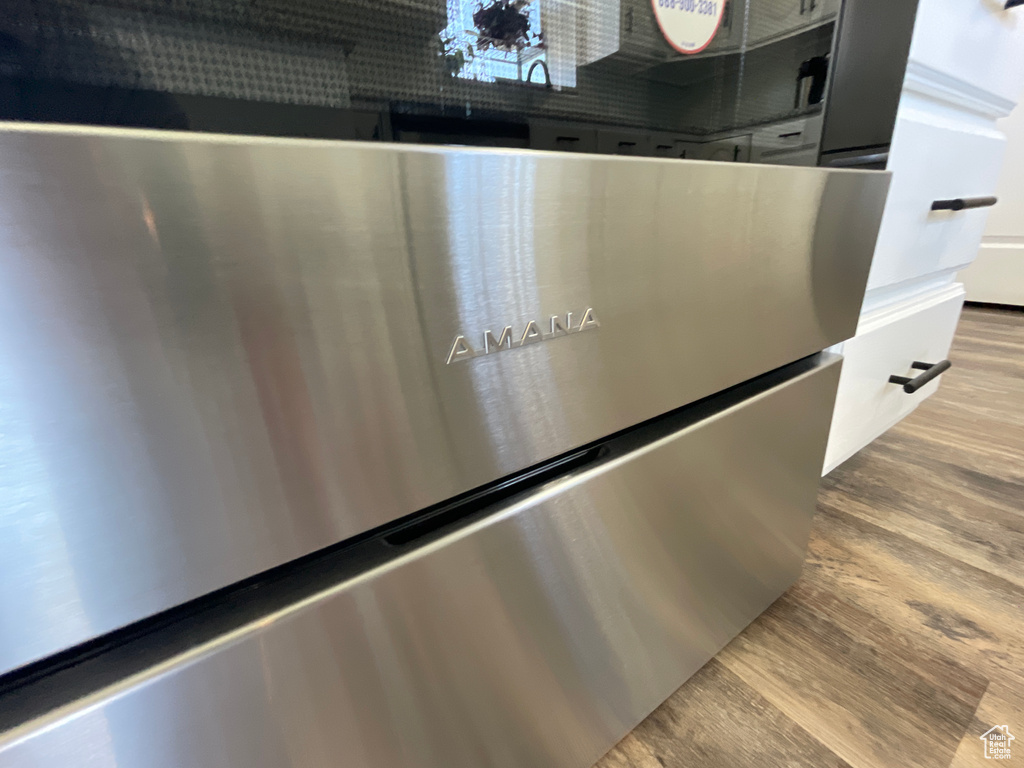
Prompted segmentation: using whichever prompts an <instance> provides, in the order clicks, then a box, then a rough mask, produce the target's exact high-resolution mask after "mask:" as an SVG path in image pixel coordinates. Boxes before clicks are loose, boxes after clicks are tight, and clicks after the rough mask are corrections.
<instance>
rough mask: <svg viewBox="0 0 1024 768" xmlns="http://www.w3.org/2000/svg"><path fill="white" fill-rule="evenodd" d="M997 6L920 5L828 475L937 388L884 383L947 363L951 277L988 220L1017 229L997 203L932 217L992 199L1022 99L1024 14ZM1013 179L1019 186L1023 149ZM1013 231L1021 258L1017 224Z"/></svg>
mask: <svg viewBox="0 0 1024 768" xmlns="http://www.w3.org/2000/svg"><path fill="white" fill-rule="evenodd" d="M1003 2H1004V0H920V5H919V7H918V11H917V19H916V22H915V25H914V36H913V40H912V42H911V46H910V60H909V62H908V64H907V74H906V78H905V79H904V82H903V93H902V95H901V97H900V108H899V113H898V116H897V121H896V129H895V131H894V133H893V139H892V143H891V145H890V150H889V163H888V168H889V170H890V171H891V172H892V174H893V178H892V185H891V187H890V189H889V197H888V200H887V202H886V207H885V214H884V216H883V218H882V225H881V229H880V231H879V235H878V243H877V245H876V248H875V257H874V261H873V263H872V267H871V274H870V276H869V278H868V291H867V295H866V297H865V300H864V308H863V310H862V315H861V322H860V324H859V326H858V328H857V334H856V335H855V336H854V338H852V339H850V340H849V341H847V342H845V343H844V344H843V345H842V352H843V354H844V355H845V357H846V362H845V363H844V365H843V371H842V376H841V378H840V383H839V391H838V395H837V397H836V409H835V414H834V418H833V421H832V431H831V433H830V435H829V445H828V450H827V453H826V458H825V467H824V470H825V471H826V472H828V471H830V470H832V469H833V468H834V467H835V466H837V465H838V464H839V463H840V462H843V461H845V460H846V459H848V458H849V457H850V456H852V455H853V454H854V453H856V452H857V451H859V450H860V449H861V448H863V447H864V446H865V445H867V444H868V443H870V442H871V441H872V440H874V439H875V438H876V437H878V436H879V435H880V434H882V433H883V432H884V431H885V430H887V429H889V427H891V426H893V425H894V424H896V423H897V422H898V421H899V420H900V419H902V418H904V417H905V416H907V415H908V414H909V413H911V412H912V411H913V410H914V408H916V407H917V405H918V403H920V402H921V401H922V400H923V399H924V398H926V397H928V395H929V394H931V393H932V392H934V391H935V389H936V388H937V387H939V386H941V377H940V378H939V379H938V380H935V381H932V382H931V383H929V384H928V385H927V386H925V387H923V388H922V389H920V390H918V391H917V392H915V393H913V394H909V395H908V394H907V393H906V392H904V391H903V390H902V388H901V387H899V386H896V385H892V384H889V383H888V380H889V376H890V375H898V376H908V377H913V376H915V375H916V374H917V373H918V372H917V371H915V370H913V369H911V368H910V365H911V363H913V362H915V361H920V362H928V363H934V362H938V361H940V360H941V359H942V358H944V357H945V355H946V354H947V351H948V349H949V345H950V343H951V341H952V339H953V334H954V333H955V331H956V323H957V320H958V318H959V315H960V307H961V305H962V304H963V301H964V287H963V286H962V285H960V284H959V283H955V282H953V281H954V278H955V273H956V271H957V270H958V269H961V268H963V267H964V266H965V265H967V264H969V263H970V262H971V260H972V259H974V257H975V255H976V254H977V253H978V245H979V243H980V242H981V239H982V235H983V234H984V232H985V222H986V219H987V218H988V217H989V215H990V213H991V215H992V217H993V221H1007V220H1012V221H1013V222H1018V221H1019V220H1020V219H1021V218H1022V217H1021V213H1020V211H1021V208H1020V207H1019V206H1018V207H1017V208H1016V210H1010V209H1008V208H1005V207H1003V209H1002V210H1000V207H1002V206H1004V202H1005V201H1003V200H1000V202H999V203H997V204H996V207H994V208H989V207H968V208H964V209H963V210H956V211H952V210H934V211H933V210H932V204H933V203H934V202H935V201H937V200H947V201H948V200H957V199H970V198H975V200H974V201H973V202H974V203H976V204H980V203H981V202H982V201H981V200H980V199H979V198H987V197H991V196H999V193H998V192H997V183H998V180H999V174H1000V170H1001V167H1002V165H1003V158H1004V155H1005V152H1006V137H1005V136H1004V134H1003V133H1002V131H1001V130H1000V127H999V126H998V125H997V124H996V121H997V120H998V119H999V118H1001V117H1005V116H1006V115H1008V114H1009V113H1010V111H1011V110H1012V109H1013V107H1014V105H1015V103H1016V99H1017V96H1018V95H1019V93H1020V91H1021V89H1022V88H1024V6H1021V7H1019V8H1016V9H1011V10H1004V9H1003ZM1022 147H1024V127H1022ZM1018 175H1019V176H1024V148H1022V161H1021V169H1020V173H1019V174H1018ZM1021 197H1022V200H1024V186H1022V187H1021ZM1012 226H1014V227H1016V228H1017V232H1016V233H1015V234H1016V235H1019V236H1020V240H1019V242H1020V251H1019V252H1020V254H1021V255H1022V256H1024V223H1015V224H1013V225H1012ZM1004 237H1005V236H1004ZM986 245H995V243H989V244H986ZM1007 250H1008V249H1004V250H1003V252H1000V253H998V254H996V253H995V252H993V253H992V255H991V256H992V260H993V263H994V264H996V265H997V266H998V268H997V269H995V270H993V271H992V272H991V273H990V274H989V276H988V277H986V276H985V275H978V276H975V275H974V273H972V271H971V269H970V268H969V269H967V270H965V271H964V272H962V273H961V274H962V275H963V276H964V279H965V281H966V282H967V286H968V288H967V297H968V298H975V297H976V295H977V294H978V293H979V292H983V291H986V290H991V289H992V288H994V287H996V286H995V285H994V284H995V283H997V282H998V281H999V279H1000V278H999V277H997V276H996V275H998V276H1000V277H1002V276H1005V274H1006V271H1007V269H1010V268H1011V265H1013V264H1015V263H1016V262H1013V261H1012V259H1011V258H1010V256H1009V254H1008V253H1007ZM1021 271H1022V272H1024V259H1022V264H1021ZM1022 293H1024V288H1022ZM987 295H993V296H994V295H1005V292H1004V293H1000V294H995V293H989V294H987ZM993 300H999V299H993ZM1022 300H1024V297H1022ZM954 364H955V362H954Z"/></svg>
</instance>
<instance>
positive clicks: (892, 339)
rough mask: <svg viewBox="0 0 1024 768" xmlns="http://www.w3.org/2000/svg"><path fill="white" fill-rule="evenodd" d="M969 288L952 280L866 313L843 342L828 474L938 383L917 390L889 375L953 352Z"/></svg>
mask: <svg viewBox="0 0 1024 768" xmlns="http://www.w3.org/2000/svg"><path fill="white" fill-rule="evenodd" d="M963 303H964V289H963V286H962V285H960V284H959V283H953V284H950V285H947V286H945V287H943V288H941V289H940V290H938V291H935V292H933V293H929V294H927V295H925V296H920V297H915V298H914V299H911V300H909V301H906V302H903V303H899V304H896V305H894V306H891V307H883V308H881V309H878V310H875V311H874V312H872V313H871V314H869V315H866V316H865V317H864V318H863V319H862V320H861V323H860V326H859V327H858V328H857V335H856V336H854V337H853V338H852V339H850V340H849V341H847V342H845V343H844V344H843V357H844V358H845V362H844V364H843V374H842V377H841V378H840V381H839V392H838V393H837V395H836V410H835V414H834V416H833V417H832V430H831V432H830V433H829V439H828V451H826V453H825V469H824V471H825V473H826V474H827V473H828V472H831V471H832V470H833V469H834V468H835V467H837V466H838V465H839V464H841V463H842V462H844V461H846V460H847V459H848V458H850V457H851V456H852V455H853V454H855V453H856V452H857V451H859V450H860V449H861V448H863V447H864V446H866V445H867V444H868V443H870V442H871V441H872V440H874V439H875V438H877V437H878V436H879V435H881V434H882V433H883V432H885V431H886V430H888V429H889V428H890V427H892V426H894V425H895V424H896V423H897V422H899V421H901V420H902V419H904V418H906V417H907V416H908V415H909V414H910V413H911V412H912V411H913V410H914V409H915V408H917V406H918V405H920V404H921V403H922V402H923V401H924V399H925V398H927V397H928V396H929V395H931V394H932V393H934V392H935V390H936V389H938V387H939V381H940V380H941V377H940V378H938V379H933V380H932V381H931V382H930V383H928V384H925V385H924V386H923V387H921V388H920V389H919V390H917V391H916V392H914V393H913V394H907V393H906V392H904V391H903V388H902V387H901V386H899V385H898V384H890V383H889V376H892V375H895V376H904V377H911V378H912V377H914V376H917V375H919V374H920V373H921V371H919V370H915V369H913V368H911V363H913V362H915V361H920V362H927V363H937V362H940V361H941V360H943V359H945V357H946V356H947V355H948V354H949V346H950V344H951V343H952V341H953V334H955V333H956V325H957V321H958V320H959V319H960V309H961V308H962V307H963Z"/></svg>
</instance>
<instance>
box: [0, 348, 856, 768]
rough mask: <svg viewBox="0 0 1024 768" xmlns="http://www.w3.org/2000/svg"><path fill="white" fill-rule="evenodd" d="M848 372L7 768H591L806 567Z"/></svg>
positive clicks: (781, 393)
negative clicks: (837, 401) (831, 427)
mask: <svg viewBox="0 0 1024 768" xmlns="http://www.w3.org/2000/svg"><path fill="white" fill-rule="evenodd" d="M839 369H840V365H839V358H837V357H835V356H825V361H824V362H823V363H822V364H821V365H819V366H817V367H814V368H812V369H811V370H810V371H807V372H805V373H803V374H800V375H798V376H797V377H795V378H791V379H789V380H788V381H786V382H785V383H783V384H780V385H777V386H775V387H774V388H772V389H769V390H767V391H766V392H762V393H761V394H759V395H756V396H754V397H751V398H748V399H746V400H743V401H741V402H740V404H738V405H735V406H733V407H731V408H729V409H727V410H724V411H720V412H719V413H718V414H716V415H714V416H711V417H710V418H707V419H704V420H702V421H698V422H697V423H696V424H693V425H691V426H689V427H687V428H684V429H682V430H679V431H677V432H674V433H671V434H669V435H668V436H667V437H664V438H662V439H659V440H656V441H654V442H650V443H648V444H646V445H644V446H642V447H640V448H638V449H636V450H633V451H630V452H627V453H625V454H624V455H621V456H619V457H617V458H614V459H612V460H609V461H608V462H606V463H604V464H602V465H598V466H595V467H593V468H592V469H590V470H586V471H584V472H582V473H580V474H578V475H575V476H569V477H568V478H563V479H562V480H560V481H554V482H552V483H550V484H549V485H547V486H544V487H542V488H540V489H538V490H537V491H536V492H535V493H533V494H532V495H528V496H526V497H524V498H520V499H518V500H515V501H513V502H510V503H509V505H508V506H505V507H504V508H501V509H498V510H495V511H494V513H493V514H490V515H488V516H487V517H484V518H483V519H481V520H478V521H476V522H474V523H471V524H469V525H467V526H466V527H464V528H462V529H460V530H457V531H455V532H454V533H451V534H449V535H447V536H444V537H442V538H440V539H437V540H435V541H433V542H431V543H430V544H427V545H425V546H421V547H419V548H416V549H413V550H412V551H411V552H409V553H407V554H403V555H401V556H400V557H398V558H397V559H395V560H392V561H391V562H389V563H386V564H384V565H381V566H379V567H377V568H375V569H372V570H370V571H365V572H363V573H362V574H361V575H359V576H358V577H355V578H351V579H349V580H347V581H343V582H342V583H339V584H335V585H333V586H330V587H328V588H327V589H325V590H323V591H321V592H319V593H318V594H316V595H314V596H313V597H311V598H308V599H305V600H301V601H299V602H297V603H293V604H291V605H289V606H288V607H286V608H285V609H283V610H278V611H276V612H274V613H271V614H269V615H264V616H261V617H259V618H258V619H256V620H254V621H252V622H251V623H249V624H247V625H244V626H242V627H240V628H238V629H236V630H234V631H232V632H230V633H228V634H226V635H222V636H220V637H219V638H217V639H215V640H213V641H210V642H206V643H205V644H202V645H199V646H197V647H194V648H192V649H191V650H189V651H187V652H185V653H183V654H181V655H179V656H176V657H173V658H171V659H169V660H166V661H165V662H163V663H161V664H158V665H156V666H154V667H152V668H149V669H147V670H146V671H145V672H142V673H138V674H135V675H134V676H132V677H130V678H128V679H125V680H122V681H120V682H118V683H114V684H111V685H109V686H107V687H106V688H104V689H101V690H98V691H94V692H93V693H92V694H91V695H88V696H85V697H83V698H82V699H79V700H78V701H75V702H73V703H71V704H69V705H66V706H65V707H64V708H62V709H56V710H54V711H52V712H50V713H49V714H46V715H43V716H41V717H38V718H36V719H34V720H31V721H29V722H27V723H23V724H22V725H20V726H16V727H14V728H13V729H11V730H9V731H8V732H7V733H5V734H2V735H0V765H2V766H4V768H25V767H26V766H38V768H51V767H52V768H75V767H77V766H115V765H116V766H118V768H181V766H189V767H190V768H205V767H206V766H209V767H210V768H235V767H237V768H284V767H285V766H310V767H311V766H328V765H344V766H347V767H348V768H363V767H365V768H392V767H394V768H397V767H398V766H403V767H408V766H417V768H480V766H495V767H499V766H508V768H513V767H514V768H521V766H549V767H551V768H581V767H582V766H589V765H591V764H592V763H593V762H594V761H595V760H596V759H597V758H598V757H599V756H600V755H601V754H602V753H603V752H604V751H605V750H607V749H608V748H609V747H611V746H612V745H613V744H614V743H615V742H616V741H617V740H618V739H619V738H620V737H621V736H623V735H624V734H625V733H626V732H627V731H628V730H629V729H630V728H632V727H633V726H634V725H635V724H636V723H637V722H639V721H640V720H641V719H642V718H643V717H644V716H646V715H647V714H648V713H649V712H650V711H651V710H653V709H654V708H655V707H656V706H657V705H658V704H659V703H660V702H661V701H663V700H664V699H665V698H667V697H668V696H669V695H670V694H671V693H672V692H673V691H674V690H675V689H676V688H677V687H678V686H679V685H680V684H681V683H682V682H683V681H684V680H685V679H686V678H687V677H689V676H690V675H691V674H692V673H693V672H695V671H696V670H697V669H698V668H699V667H700V666H701V665H702V664H703V663H704V662H705V661H706V660H707V659H708V658H710V657H711V656H712V655H713V654H714V653H715V652H716V651H717V650H718V649H720V648H721V647H722V646H723V645H725V643H727V642H728V641H729V640H730V639H731V638H732V637H733V636H734V635H735V634H736V633H737V632H738V631H739V630H740V629H742V628H743V627H744V626H745V625H746V624H747V623H749V622H750V621H751V620H752V619H753V618H754V617H756V616H757V615H758V614H759V613H760V612H761V611H762V610H764V608H766V607H767V606H768V605H769V604H770V603H771V601H772V600H774V599H775V598H776V597H777V596H778V595H779V594H781V593H782V592H783V591H784V590H785V589H786V587H787V586H788V585H789V584H790V583H792V581H793V580H794V579H796V578H797V576H798V575H799V573H800V569H801V565H802V563H803V559H804V551H805V548H806V545H807V539H808V534H809V530H810V523H811V517H812V515H813V512H814V506H815V497H816V492H817V481H818V474H819V470H820V467H821V459H822V455H823V452H824V449H825V440H826V435H827V432H828V424H829V419H830V416H831V411H832V404H833V400H834V398H835V391H836V386H837V383H838V376H839ZM58 687H59V686H58ZM6 706H8V702H6V701H4V700H0V711H2V710H3V709H4V708H5V707H6Z"/></svg>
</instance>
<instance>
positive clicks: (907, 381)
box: [889, 0, 1024, 395]
mask: <svg viewBox="0 0 1024 768" xmlns="http://www.w3.org/2000/svg"><path fill="white" fill-rule="evenodd" d="M1021 2H1024V0H1021ZM951 365H953V364H952V363H951V362H949V360H942V361H941V362H938V363H921V362H918V361H916V360H915V361H914V362H912V363H911V364H910V367H911V368H913V369H915V370H918V371H924V373H922V374H921V375H920V376H915V377H914V378H912V379H911V378H910V377H908V376H890V377H889V383H890V384H902V385H903V391H904V392H906V393H907V394H908V395H912V394H914V393H915V392H917V390H919V389H920V388H921V387H923V386H924V385H925V384H927V383H928V382H929V381H931V380H932V379H934V378H935V377H936V376H938V375H939V374H941V373H944V372H946V371H948V370H949V367H950V366H951Z"/></svg>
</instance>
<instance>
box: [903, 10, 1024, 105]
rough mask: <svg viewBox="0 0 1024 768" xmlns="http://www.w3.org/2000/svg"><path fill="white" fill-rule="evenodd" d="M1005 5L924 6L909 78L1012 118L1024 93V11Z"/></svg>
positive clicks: (913, 43) (912, 46) (916, 26)
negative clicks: (979, 102) (977, 101)
mask: <svg viewBox="0 0 1024 768" xmlns="http://www.w3.org/2000/svg"><path fill="white" fill-rule="evenodd" d="M1003 5H1004V2H1003V0H920V4H919V5H918V9H917V20H916V21H915V23H914V37H913V39H912V41H911V44H910V66H909V67H908V75H909V76H910V77H913V78H916V79H921V80H922V81H930V83H929V85H930V86H931V87H932V88H933V89H935V90H947V91H950V92H951V93H956V92H959V93H960V94H961V97H962V98H963V99H964V101H965V102H966V101H967V100H968V99H971V98H972V97H973V98H974V99H983V100H985V99H987V100H988V101H990V102H991V103H993V104H994V106H995V107H996V108H998V109H1001V110H1002V111H1003V112H1004V113H1007V114H1008V113H1009V112H1010V110H1011V109H1012V108H1013V105H1014V104H1015V103H1016V101H1017V97H1018V96H1019V95H1020V92H1021V89H1022V88H1024V6H1018V7H1017V8H1011V9H1009V10H1005V9H1004V8H1003Z"/></svg>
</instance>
